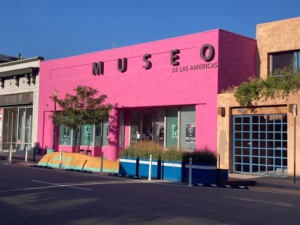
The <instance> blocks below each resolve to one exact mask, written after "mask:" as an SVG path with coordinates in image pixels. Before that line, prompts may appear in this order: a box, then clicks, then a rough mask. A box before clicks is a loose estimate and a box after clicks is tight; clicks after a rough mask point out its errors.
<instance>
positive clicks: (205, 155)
mask: <svg viewBox="0 0 300 225" xmlns="http://www.w3.org/2000/svg"><path fill="white" fill-rule="evenodd" d="M190 157H191V158H192V162H193V163H201V164H216V163H217V156H216V154H215V153H214V152H213V151H211V150H209V149H208V148H204V149H196V150H194V151H189V152H185V154H184V159H183V160H184V161H185V162H186V163H188V162H189V158H190Z"/></svg>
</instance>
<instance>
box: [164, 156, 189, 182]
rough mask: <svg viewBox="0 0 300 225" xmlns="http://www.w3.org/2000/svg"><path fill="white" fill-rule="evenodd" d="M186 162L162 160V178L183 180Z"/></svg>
mask: <svg viewBox="0 0 300 225" xmlns="http://www.w3.org/2000/svg"><path fill="white" fill-rule="evenodd" d="M183 168H184V164H183V163H182V162H173V161H162V162H161V179H162V180H169V181H176V182H183V180H184V174H183Z"/></svg>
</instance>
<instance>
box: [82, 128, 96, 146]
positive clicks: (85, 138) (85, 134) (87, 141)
mask: <svg viewBox="0 0 300 225" xmlns="http://www.w3.org/2000/svg"><path fill="white" fill-rule="evenodd" d="M80 139H81V140H80V143H81V145H85V146H94V125H93V124H85V125H83V126H82V127H81V137H80Z"/></svg>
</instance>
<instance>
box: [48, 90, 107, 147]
mask: <svg viewBox="0 0 300 225" xmlns="http://www.w3.org/2000/svg"><path fill="white" fill-rule="evenodd" d="M74 91H75V95H71V94H68V93H67V94H66V95H65V98H62V99H59V98H58V97H57V94H56V93H53V94H52V96H51V97H50V98H51V99H52V101H53V102H54V104H58V105H59V107H60V109H61V110H59V111H54V112H53V114H52V115H51V116H50V117H51V118H52V119H53V121H54V123H55V125H65V126H66V127H68V128H70V129H72V130H73V131H75V132H77V134H78V135H77V137H76V152H79V148H80V138H81V137H80V136H81V135H80V134H81V132H80V131H81V127H82V125H84V124H96V123H99V122H102V121H107V120H108V117H109V111H110V110H111V109H112V105H111V104H104V101H105V99H106V98H107V96H106V95H100V96H98V97H96V95H97V94H98V90H96V89H94V88H91V87H87V86H77V87H76V88H75V89H74Z"/></svg>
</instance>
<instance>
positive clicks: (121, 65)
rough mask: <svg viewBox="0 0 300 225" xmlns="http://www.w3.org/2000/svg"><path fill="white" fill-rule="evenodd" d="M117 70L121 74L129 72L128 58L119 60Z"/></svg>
mask: <svg viewBox="0 0 300 225" xmlns="http://www.w3.org/2000/svg"><path fill="white" fill-rule="evenodd" d="M117 69H118V71H120V72H121V73H124V72H126V70H127V58H122V59H117Z"/></svg>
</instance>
